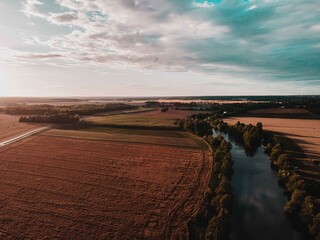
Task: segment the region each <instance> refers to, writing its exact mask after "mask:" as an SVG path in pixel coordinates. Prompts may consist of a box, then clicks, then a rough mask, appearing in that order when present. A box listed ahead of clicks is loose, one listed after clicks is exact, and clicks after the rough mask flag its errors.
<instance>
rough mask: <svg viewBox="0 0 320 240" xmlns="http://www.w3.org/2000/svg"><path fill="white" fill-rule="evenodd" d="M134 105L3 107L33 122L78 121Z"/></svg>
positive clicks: (6, 110)
mask: <svg viewBox="0 0 320 240" xmlns="http://www.w3.org/2000/svg"><path fill="white" fill-rule="evenodd" d="M132 108H134V106H130V105H126V104H104V105H87V104H83V105H70V106H53V105H14V106H8V107H6V108H5V112H6V113H7V114H13V115H27V116H22V117H20V119H19V121H20V122H33V123H59V124H64V123H73V122H78V121H79V120H80V117H81V116H84V115H91V114H96V113H102V112H110V111H116V110H126V109H132Z"/></svg>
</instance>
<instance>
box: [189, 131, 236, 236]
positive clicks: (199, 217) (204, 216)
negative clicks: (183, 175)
mask: <svg viewBox="0 0 320 240" xmlns="http://www.w3.org/2000/svg"><path fill="white" fill-rule="evenodd" d="M204 140H205V141H207V143H209V144H210V146H211V148H212V150H213V162H212V164H213V165H212V172H211V177H210V181H209V186H208V190H207V191H206V193H205V196H204V198H203V200H202V202H201V205H200V208H199V210H198V212H197V213H196V215H195V216H193V217H192V218H191V219H190V220H189V222H188V229H189V239H208V240H209V239H227V238H228V232H229V228H230V223H231V211H232V202H233V200H232V187H231V178H232V175H233V160H232V156H231V153H230V150H231V144H230V143H229V142H227V141H226V140H225V139H224V138H223V137H222V136H217V137H215V138H213V137H212V135H205V136H204Z"/></svg>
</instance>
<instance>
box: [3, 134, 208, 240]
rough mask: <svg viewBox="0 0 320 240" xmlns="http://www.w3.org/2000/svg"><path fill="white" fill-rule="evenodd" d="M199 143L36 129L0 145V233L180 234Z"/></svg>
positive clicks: (201, 182)
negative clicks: (103, 138) (34, 133)
mask: <svg viewBox="0 0 320 240" xmlns="http://www.w3.org/2000/svg"><path fill="white" fill-rule="evenodd" d="M209 161H210V158H209V153H208V152H203V151H202V150H201V149H188V148H180V147H173V146H170V147H168V146H163V145H150V144H141V143H139V144H136V143H132V144H128V143H123V142H109V141H106V142H104V141H93V140H84V139H71V138H58V137H48V136H45V135H40V136H39V135H37V136H33V137H30V138H28V139H24V140H22V141H20V142H17V143H15V144H12V145H10V146H6V147H3V148H1V149H0V198H1V199H2V201H1V202H0V213H1V214H0V221H1V223H2V227H1V228H0V238H1V239H12V238H14V239H44V238H46V237H47V238H50V239H86V240H87V239H88V240H90V239H164V238H167V239H177V238H179V239H185V238H186V236H187V228H186V223H187V221H188V219H189V218H190V217H191V215H192V214H193V213H194V212H195V211H196V209H197V207H198V204H199V203H200V200H201V198H202V196H203V194H204V192H205V190H206V186H207V183H208V176H209V172H210V171H209V166H210V163H209Z"/></svg>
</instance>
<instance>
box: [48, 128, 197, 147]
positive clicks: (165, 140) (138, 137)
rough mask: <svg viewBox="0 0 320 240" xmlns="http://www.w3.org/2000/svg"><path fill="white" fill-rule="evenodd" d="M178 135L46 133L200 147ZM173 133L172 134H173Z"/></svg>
mask: <svg viewBox="0 0 320 240" xmlns="http://www.w3.org/2000/svg"><path fill="white" fill-rule="evenodd" d="M174 133H176V134H177V137H172V136H170V137H167V136H157V135H147V134H125V133H106V132H96V131H83V130H82V131H79V130H59V129H54V130H49V131H47V132H46V133H45V135H47V136H58V137H69V138H80V139H92V140H108V141H118V142H128V143H145V144H157V145H166V146H177V147H187V148H198V147H199V145H198V144H197V143H196V142H195V141H194V140H192V139H190V138H188V137H186V136H184V135H182V134H181V135H180V136H179V135H178V134H179V133H178V132H174ZM171 135H172V134H171Z"/></svg>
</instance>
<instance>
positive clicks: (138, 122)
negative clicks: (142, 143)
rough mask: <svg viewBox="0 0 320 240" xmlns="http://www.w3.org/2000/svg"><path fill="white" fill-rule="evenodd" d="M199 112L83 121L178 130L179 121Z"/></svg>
mask: <svg viewBox="0 0 320 240" xmlns="http://www.w3.org/2000/svg"><path fill="white" fill-rule="evenodd" d="M197 113H199V111H183V110H169V111H167V112H161V111H160V110H155V111H144V112H138V113H134V114H119V115H112V116H92V117H87V118H85V119H84V120H83V122H84V123H86V124H91V125H100V126H109V127H126V128H150V129H172V130H174V129H178V126H177V125H176V122H177V120H178V119H181V118H186V117H187V116H190V115H192V114H197Z"/></svg>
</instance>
